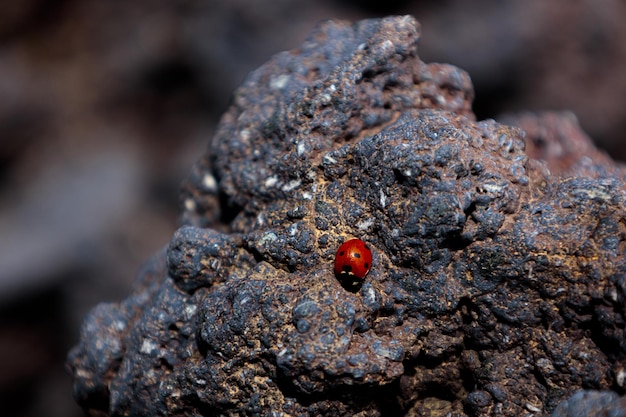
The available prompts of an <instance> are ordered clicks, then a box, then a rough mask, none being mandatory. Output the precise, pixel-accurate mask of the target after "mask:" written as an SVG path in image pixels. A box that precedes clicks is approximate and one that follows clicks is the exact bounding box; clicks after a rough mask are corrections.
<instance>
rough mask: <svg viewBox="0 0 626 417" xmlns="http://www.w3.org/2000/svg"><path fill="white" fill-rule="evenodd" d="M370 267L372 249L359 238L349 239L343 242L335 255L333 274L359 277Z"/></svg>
mask: <svg viewBox="0 0 626 417" xmlns="http://www.w3.org/2000/svg"><path fill="white" fill-rule="evenodd" d="M371 267H372V251H371V250H370V248H369V247H368V246H367V244H366V243H365V242H363V241H362V240H360V239H350V240H348V241H346V242H344V243H343V244H342V245H341V246H339V249H337V254H336V255H335V274H336V275H337V276H351V277H356V278H359V279H363V278H365V275H367V273H368V272H369V270H370V268H371Z"/></svg>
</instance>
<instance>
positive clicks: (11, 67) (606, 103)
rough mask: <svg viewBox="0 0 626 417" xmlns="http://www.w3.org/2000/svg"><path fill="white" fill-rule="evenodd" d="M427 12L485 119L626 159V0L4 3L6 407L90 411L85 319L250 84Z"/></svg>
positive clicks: (427, 53) (161, 238)
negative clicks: (253, 75) (526, 113)
mask: <svg viewBox="0 0 626 417" xmlns="http://www.w3.org/2000/svg"><path fill="white" fill-rule="evenodd" d="M389 14H412V15H414V16H416V17H417V19H418V20H419V21H420V22H421V24H422V41H421V46H420V57H421V59H422V60H424V61H426V62H433V61H439V62H447V63H451V64H455V65H457V66H459V67H462V68H464V69H465V70H467V71H468V72H469V73H470V75H471V77H472V79H473V81H474V85H475V89H476V100H475V106H474V108H475V111H476V113H477V116H478V118H479V119H484V118H489V117H497V116H498V114H501V113H503V112H511V111H521V110H532V111H535V110H545V109H550V110H571V111H572V112H574V113H575V114H576V115H577V116H578V118H579V121H580V123H581V125H582V127H583V128H584V129H585V130H586V131H587V132H588V133H589V134H590V136H591V137H592V138H593V139H594V141H595V142H596V143H597V144H598V145H599V146H600V147H602V148H603V149H605V150H607V151H608V152H609V153H610V154H611V155H612V156H613V157H614V158H617V159H622V160H623V159H624V158H626V147H625V146H624V144H623V137H624V133H623V132H624V130H625V129H626V25H623V22H624V21H625V20H626V3H624V2H622V1H620V0H595V1H582V0H574V1H572V0H553V1H550V2H546V1H543V0H525V1H513V0H510V1H507V0H504V1H503V0H475V1H472V2H468V1H463V0H447V1H436V2H435V1H409V0H404V1H402V0H386V1H383V2H381V1H356V0H343V1H340V0H335V1H332V0H298V1H296V0H234V1H233V0H229V1H226V0H222V1H218V0H206V1H199V0H198V1H196V0H180V1H164V0H162V1H159V0H157V1H150V2H148V1H142V0H139V1H134V2H122V1H113V0H108V1H107V0H56V1H55V0H21V1H14V2H3V4H2V5H1V6H0V410H1V411H0V413H1V414H2V415H3V416H52V417H57V416H58V417H60V416H63V417H72V416H79V415H82V413H81V411H80V409H79V408H78V407H77V406H76V405H75V404H74V402H73V399H72V395H71V380H70V378H69V376H68V375H67V374H66V373H65V371H64V364H63V363H64V360H65V355H66V353H67V351H68V350H69V349H70V348H71V346H72V345H73V344H74V343H76V341H77V338H78V331H79V326H80V323H81V320H82V318H83V317H84V316H85V314H86V313H87V312H88V310H89V309H90V308H91V307H93V306H94V305H95V304H97V303H98V302H102V301H117V300H120V299H122V298H124V297H125V295H126V293H127V291H128V289H129V287H130V285H131V282H132V280H133V277H134V276H135V274H136V272H137V271H138V269H139V267H140V266H141V263H142V262H143V261H145V260H146V259H147V258H148V256H150V255H151V254H152V253H154V252H155V251H156V250H158V249H159V248H160V247H162V246H163V245H166V244H167V242H168V240H169V238H170V236H171V234H172V233H173V232H174V230H175V229H176V227H177V222H178V220H177V192H178V187H179V184H180V182H181V181H182V180H183V179H184V178H185V176H186V174H187V172H188V171H189V169H190V167H191V165H192V164H193V162H194V161H195V160H196V159H197V158H198V157H199V156H200V154H201V153H202V152H203V151H204V149H205V146H206V144H207V143H208V141H209V138H210V136H211V134H212V131H213V129H214V127H215V124H216V122H217V121H218V119H219V116H220V114H221V113H223V112H224V110H225V109H226V107H227V105H228V102H229V97H230V94H231V92H232V91H233V89H234V88H236V87H237V86H238V85H239V84H240V83H241V82H242V80H243V78H244V77H245V75H246V74H247V73H248V72H249V71H251V70H253V69H254V68H256V67H258V66H259V65H260V64H262V63H263V62H265V61H266V60H267V59H268V58H269V57H270V56H271V55H272V54H274V53H277V52H279V51H281V50H285V49H291V48H294V47H296V46H297V45H298V44H299V43H300V42H301V41H302V40H303V39H304V38H305V37H306V35H307V34H308V33H309V32H310V31H311V29H312V28H313V27H314V26H315V25H316V24H317V23H318V22H319V21H321V20H325V19H329V18H338V19H348V20H352V21H355V20H359V19H363V18H367V17H382V16H385V15H389Z"/></svg>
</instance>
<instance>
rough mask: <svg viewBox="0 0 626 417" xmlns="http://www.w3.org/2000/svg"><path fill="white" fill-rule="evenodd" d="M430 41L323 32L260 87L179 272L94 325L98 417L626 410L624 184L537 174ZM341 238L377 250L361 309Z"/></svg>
mask: <svg viewBox="0 0 626 417" xmlns="http://www.w3.org/2000/svg"><path fill="white" fill-rule="evenodd" d="M418 40H419V26H418V24H417V22H416V21H415V20H414V19H412V18H410V17H393V18H386V19H380V20H368V21H362V22H359V23H357V24H355V25H352V26H351V25H348V24H346V23H342V22H328V23H325V24H324V25H322V26H320V27H319V29H318V30H316V31H315V32H314V33H313V34H312V35H311V36H310V37H309V39H308V40H307V41H305V42H304V43H303V45H301V47H300V48H298V49H295V50H292V51H289V52H284V53H281V54H278V55H277V56H275V57H274V58H273V59H272V60H271V61H269V62H268V63H267V64H266V65H264V66H263V67H261V68H260V69H258V70H257V71H255V72H253V73H252V74H251V75H250V76H249V77H248V79H247V80H246V81H245V83H244V84H243V86H242V87H241V88H240V89H239V90H237V92H236V93H235V98H234V102H233V105H232V106H231V108H230V109H229V110H228V112H227V113H226V114H225V115H224V117H223V119H222V121H221V123H220V127H219V129H218V131H217V133H216V135H215V138H214V140H213V142H212V144H211V146H210V148H209V150H208V151H207V153H206V155H204V156H203V157H202V158H201V159H200V161H199V163H198V164H197V165H196V167H194V169H193V171H192V174H191V175H190V177H189V180H188V181H187V182H186V184H185V187H184V189H183V192H182V193H181V200H182V206H183V216H182V217H183V223H184V226H183V227H182V228H181V229H180V230H179V231H178V232H177V233H176V234H175V236H174V237H173V239H172V242H171V243H170V245H169V247H168V250H167V252H163V253H161V254H158V255H157V256H156V257H155V258H154V260H152V261H151V262H150V263H149V264H148V266H147V267H146V268H147V269H146V270H145V271H144V272H143V273H142V274H140V277H139V278H138V281H137V286H136V289H135V291H134V292H133V294H132V295H131V296H130V297H129V298H128V299H126V300H125V301H123V302H122V303H120V304H106V305H101V306H99V307H97V308H96V309H95V310H94V311H93V312H92V313H91V315H90V316H89V317H88V318H87V320H86V322H85V325H84V326H83V330H82V333H81V341H80V343H79V344H78V346H76V347H75V348H74V349H73V351H72V352H71V354H70V356H69V360H68V363H69V368H70V369H71V371H72V373H73V375H74V381H75V382H74V387H75V396H76V398H77V400H78V401H79V402H80V403H81V405H82V406H83V407H84V408H85V409H86V410H87V412H88V413H90V414H91V415H112V416H121V415H150V416H156V415H170V416H177V415H180V416H182V415H233V416H235V415H276V416H281V415H283V416H287V415H311V416H318V415H326V416H354V415H360V416H378V415H414V416H416V415H441V416H444V415H458V416H479V415H503V416H519V415H526V414H530V415H549V414H550V413H551V412H552V411H553V410H554V409H555V408H556V407H557V405H558V404H559V403H560V402H561V401H563V400H565V399H566V398H567V397H569V396H570V395H571V394H573V393H574V392H576V391H578V390H580V389H595V390H614V391H616V392H618V393H623V390H624V372H625V371H624V364H625V357H626V334H625V332H626V330H625V327H626V323H625V322H624V317H625V314H626V311H625V305H626V303H625V299H626V278H625V276H626V275H624V250H625V249H624V248H625V246H624V240H625V237H626V221H625V220H626V219H625V217H626V211H625V209H624V204H625V201H624V195H623V191H622V189H623V181H622V179H621V178H622V176H621V174H619V173H620V172H622V168H620V167H617V166H615V165H613V163H612V162H611V161H610V160H609V159H608V158H605V157H598V158H599V159H594V160H595V161H596V162H597V163H596V164H595V165H594V164H582V165H577V162H578V161H580V157H579V156H576V157H572V158H571V159H567V160H566V162H563V160H562V159H561V158H553V159H551V158H550V156H552V155H553V153H549V152H548V153H543V154H542V153H541V152H540V151H537V152H536V153H534V154H533V155H534V156H539V157H546V155H547V156H548V157H547V158H546V159H547V163H544V162H540V161H538V160H536V159H533V158H529V156H528V155H527V153H526V152H525V143H524V132H523V131H522V130H521V129H520V128H517V127H512V126H508V125H503V124H499V123H497V122H495V121H493V120H488V121H476V120H474V117H473V115H472V113H471V109H470V105H471V99H472V87H471V83H470V81H469V78H468V76H467V74H466V73H465V72H463V71H461V70H459V69H457V68H455V67H452V66H448V65H442V64H425V63H423V62H421V61H420V60H419V57H418V55H417V45H418ZM546 117H547V116H546ZM553 117H554V119H549V118H548V119H542V118H541V117H538V118H536V119H532V120H530V119H524V118H523V117H521V118H516V119H515V120H513V119H511V120H512V123H513V122H516V123H517V124H519V125H520V126H523V127H525V128H527V129H528V130H529V131H531V129H530V127H529V126H530V124H531V122H532V123H535V126H540V125H542V123H543V125H544V126H554V125H555V124H554V123H552V122H550V120H553V121H554V120H556V121H559V120H561V119H559V117H560V116H556V115H555V116H553ZM529 120H530V121H529ZM546 120H547V122H546ZM568 126H569V130H567V131H560V132H561V136H558V138H560V139H563V140H576V139H575V138H576V137H584V135H583V134H582V133H581V132H580V130H579V129H578V128H577V126H575V125H574V124H573V123H572V122H571V121H570V123H569V125H568ZM548 131H549V129H548ZM531 132H532V131H531ZM536 137H538V135H537V134H533V133H531V138H536ZM545 138H546V139H545V140H546V141H553V140H556V139H554V138H557V136H555V135H545ZM572 138H573V139H572ZM560 139H559V140H560ZM533 140H534V139H533ZM551 146H553V143H552V142H549V143H547V144H546V145H545V146H544V149H551ZM534 149H537V148H534ZM585 149H587V150H589V151H590V153H591V154H593V152H596V151H595V150H593V148H592V147H591V145H588V146H587V148H585ZM593 155H596V154H593ZM593 155H592V158H595V156H593ZM581 157H582V156H581ZM601 158H604V159H601ZM570 160H571V161H573V162H571V163H570V162H567V161H570ZM562 163H566V164H567V166H563V165H559V164H562ZM606 164H610V166H608V167H607V166H606ZM583 165H584V167H585V168H584V169H583V168H578V166H583ZM553 166H554V167H558V168H556V169H555V170H554V172H553V173H551V172H550V169H551V168H552V167H553ZM592 166H595V168H593V167H592ZM600 166H605V169H600V168H599V167H600ZM590 167H591V168H590ZM579 171H580V173H582V174H583V175H579V174H578V172H579ZM591 171H592V172H593V173H594V174H593V175H589V172H591ZM561 173H567V176H562V175H560V174H561ZM349 237H358V238H360V239H362V240H364V241H366V242H367V243H368V245H369V246H370V247H371V248H372V251H373V266H372V268H371V271H370V273H369V274H368V276H367V278H366V280H365V283H364V284H363V285H362V286H361V288H360V289H359V290H358V291H356V292H351V291H347V290H346V289H345V288H344V287H343V286H342V285H341V283H340V282H339V280H338V279H337V278H336V277H335V276H334V275H333V259H334V253H335V250H336V249H337V247H338V246H339V245H340V244H341V243H342V242H343V241H344V240H345V239H346V238H349ZM574 398H575V399H576V398H577V397H574Z"/></svg>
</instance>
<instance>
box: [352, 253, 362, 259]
mask: <svg viewBox="0 0 626 417" xmlns="http://www.w3.org/2000/svg"><path fill="white" fill-rule="evenodd" d="M353 256H354V257H355V258H360V257H361V254H360V253H355V254H354V255H353Z"/></svg>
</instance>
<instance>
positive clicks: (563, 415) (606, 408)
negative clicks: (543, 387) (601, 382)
mask: <svg viewBox="0 0 626 417" xmlns="http://www.w3.org/2000/svg"><path fill="white" fill-rule="evenodd" d="M552 417H626V398H624V397H620V396H619V395H617V394H616V393H614V392H606V391H604V392H601V391H579V392H577V393H576V394H574V395H572V396H571V397H570V398H568V399H567V400H565V401H563V402H562V403H561V404H559V406H558V407H557V408H556V409H555V410H554V412H553V413H552Z"/></svg>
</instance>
